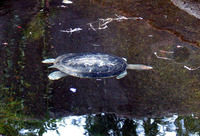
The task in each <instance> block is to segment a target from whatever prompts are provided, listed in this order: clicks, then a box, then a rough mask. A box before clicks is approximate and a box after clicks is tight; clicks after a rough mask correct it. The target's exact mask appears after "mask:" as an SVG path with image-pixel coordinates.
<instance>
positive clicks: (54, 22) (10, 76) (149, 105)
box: [0, 0, 200, 136]
mask: <svg viewBox="0 0 200 136" xmlns="http://www.w3.org/2000/svg"><path fill="white" fill-rule="evenodd" d="M47 2H48V1H39V0H33V1H26V0H23V1H9V0H4V1H2V2H0V3H1V5H0V29H1V31H0V42H1V46H0V59H1V61H0V74H1V77H0V88H1V90H0V91H1V93H0V97H1V99H0V107H1V108H0V117H1V119H0V134H5V135H48V134H49V130H55V132H56V131H57V134H58V133H60V134H61V135H64V134H63V133H62V130H61V129H60V128H62V125H63V124H64V125H66V127H65V129H67V130H68V132H70V129H71V128H72V127H75V126H79V128H82V129H83V130H82V131H80V133H81V135H91V136H92V135H95V136H96V135H99V136H100V135H125V136H129V135H145V134H146V135H159V134H160V135H165V134H171V135H172V134H177V135H189V134H198V133H199V109H200V108H199V106H200V105H199V100H200V94H199V91H200V87H199V70H200V69H198V67H199V61H200V56H199V54H200V49H199V48H200V47H199V45H200V44H199V32H198V28H199V25H200V24H199V20H198V19H197V18H195V17H193V16H191V15H189V14H188V13H187V12H185V11H183V10H181V9H179V8H178V7H176V6H175V5H173V3H172V2H171V1H170V0H169V1H161V0H160V1H156V2H155V1H154V2H153V1H152V2H151V1H147V0H144V1H141V0H134V1H130V0H126V1H120V0H118V1H112V0H109V1H98V0H92V1H91V0H90V1H85V0H79V1H77V2H75V1H74V3H73V4H69V5H66V4H63V3H62V1H54V0H52V1H50V2H49V5H50V7H49V6H48V5H46V6H45V3H46V4H47ZM33 7H34V8H33ZM46 8H50V9H48V10H43V9H46ZM70 28H71V29H70ZM76 28H77V29H76ZM75 30H78V31H75ZM71 52H74V53H82V52H101V53H108V54H113V55H116V56H119V57H125V58H126V59H127V62H128V63H129V64H146V65H150V66H153V70H151V71H134V70H128V75H127V76H126V77H124V78H123V79H120V80H117V79H116V78H107V79H80V78H76V77H71V76H68V77H64V78H62V79H60V80H57V81H50V80H49V79H48V77H47V75H48V74H49V73H51V72H52V71H54V69H48V66H47V65H44V64H42V63H41V62H42V60H44V59H46V58H55V57H57V56H59V55H62V54H65V53H71ZM156 53H157V54H156ZM69 122H70V123H69ZM62 123H63V124H62ZM28 130H29V131H28ZM71 130H73V129H71ZM75 131H76V130H75V129H74V131H73V132H72V133H75ZM65 133H67V132H66V131H65ZM84 133H85V134H84ZM55 135H56V134H55ZM68 135H70V133H68ZM77 135H78V134H77Z"/></svg>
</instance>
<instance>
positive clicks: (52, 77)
mask: <svg viewBox="0 0 200 136" xmlns="http://www.w3.org/2000/svg"><path fill="white" fill-rule="evenodd" d="M65 76H68V75H67V74H65V73H63V72H61V71H54V72H52V73H51V74H49V76H48V78H49V79H50V80H58V79H60V78H62V77H65Z"/></svg>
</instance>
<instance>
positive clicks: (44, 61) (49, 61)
mask: <svg viewBox="0 0 200 136" xmlns="http://www.w3.org/2000/svg"><path fill="white" fill-rule="evenodd" d="M54 61H55V59H45V60H43V61H42V63H54Z"/></svg>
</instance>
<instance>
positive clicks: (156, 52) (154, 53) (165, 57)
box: [154, 52, 172, 60]
mask: <svg viewBox="0 0 200 136" xmlns="http://www.w3.org/2000/svg"><path fill="white" fill-rule="evenodd" d="M154 54H155V55H156V57H157V58H159V59H165V60H172V59H170V58H167V57H160V56H158V54H157V52H154Z"/></svg>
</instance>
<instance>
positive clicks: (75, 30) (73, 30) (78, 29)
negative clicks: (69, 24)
mask: <svg viewBox="0 0 200 136" xmlns="http://www.w3.org/2000/svg"><path fill="white" fill-rule="evenodd" d="M81 30H83V29H82V28H80V27H79V28H74V29H72V28H70V29H68V30H60V32H65V33H70V34H72V33H74V32H78V31H81Z"/></svg>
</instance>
